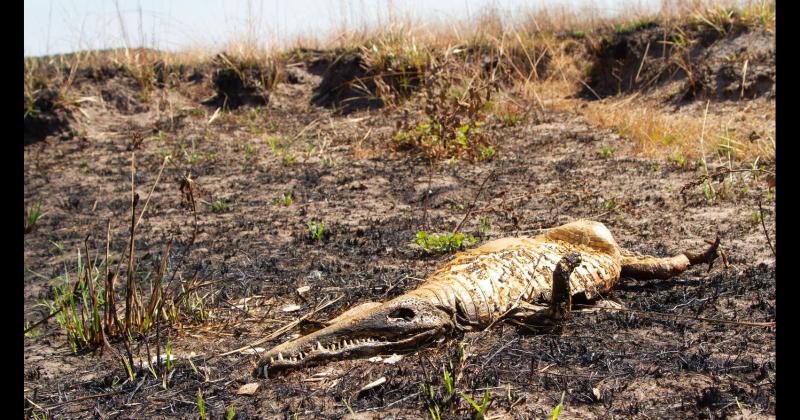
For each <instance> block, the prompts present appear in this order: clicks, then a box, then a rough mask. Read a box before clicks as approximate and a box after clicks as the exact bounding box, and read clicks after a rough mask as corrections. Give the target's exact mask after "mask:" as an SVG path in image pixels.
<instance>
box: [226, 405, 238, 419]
mask: <svg viewBox="0 0 800 420" xmlns="http://www.w3.org/2000/svg"><path fill="white" fill-rule="evenodd" d="M235 416H236V410H234V409H233V405H231V406H229V407H228V415H227V416H225V419H226V420H233V418H234V417H235Z"/></svg>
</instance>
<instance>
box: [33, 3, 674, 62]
mask: <svg viewBox="0 0 800 420" xmlns="http://www.w3.org/2000/svg"><path fill="white" fill-rule="evenodd" d="M660 3H661V2H660V1H659V0H605V1H602V0H601V1H585V0H549V1H545V0H528V1H523V0H406V1H401V0H295V1H286V0H261V1H259V0H205V1H197V0H196V1H192V0H169V1H159V0H117V1H110V0H25V2H24V5H25V6H24V11H25V20H24V22H25V24H24V27H25V29H24V30H25V36H24V39H25V47H24V48H25V56H39V55H47V54H59V53H68V52H74V51H78V50H87V49H104V48H120V47H124V46H126V45H128V46H131V47H138V46H144V47H150V48H157V49H161V50H167V51H179V50H181V49H185V48H192V47H203V48H220V47H222V46H224V44H225V43H226V41H230V40H234V39H242V38H243V37H248V36H250V37H255V39H258V40H260V41H263V42H264V43H270V42H271V43H278V42H291V40H293V39H295V38H297V37H298V36H317V37H319V38H320V39H325V35H326V34H327V33H329V32H331V31H333V30H334V29H336V28H341V27H342V26H347V27H353V26H363V25H369V26H372V27H375V26H382V25H383V24H385V23H386V22H387V21H389V20H390V19H391V18H397V17H410V18H412V19H418V20H429V21H434V22H437V21H439V22H447V21H452V20H461V19H465V18H467V19H468V18H470V17H472V16H474V15H476V14H478V13H480V11H481V10H483V9H485V8H487V7H494V8H496V9H497V10H499V11H501V13H502V12H505V13H506V14H507V15H513V11H514V10H519V9H520V8H521V7H527V8H537V7H542V6H543V5H545V4H546V5H547V6H548V7H554V6H563V7H576V8H581V9H587V8H592V9H593V10H596V11H597V13H598V14H601V15H613V14H615V13H616V12H618V11H620V8H621V7H629V6H630V5H631V4H633V5H634V6H638V7H640V8H644V9H647V8H653V9H654V10H656V9H657V8H658V6H659V5H660ZM121 22H122V25H121V24H120V23H121ZM123 28H124V30H123Z"/></svg>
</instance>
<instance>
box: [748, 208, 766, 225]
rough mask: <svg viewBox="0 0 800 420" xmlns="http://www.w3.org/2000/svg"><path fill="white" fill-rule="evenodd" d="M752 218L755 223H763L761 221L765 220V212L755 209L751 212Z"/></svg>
mask: <svg viewBox="0 0 800 420" xmlns="http://www.w3.org/2000/svg"><path fill="white" fill-rule="evenodd" d="M750 220H752V221H753V223H761V221H762V220H764V214H763V213H761V212H760V211H755V210H754V211H753V212H752V213H750Z"/></svg>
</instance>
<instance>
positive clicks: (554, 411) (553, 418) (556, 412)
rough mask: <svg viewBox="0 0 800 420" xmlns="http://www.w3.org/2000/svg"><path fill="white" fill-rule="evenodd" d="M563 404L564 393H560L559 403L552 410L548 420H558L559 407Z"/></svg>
mask: <svg viewBox="0 0 800 420" xmlns="http://www.w3.org/2000/svg"><path fill="white" fill-rule="evenodd" d="M563 404H564V392H563V391H562V392H561V401H560V402H559V403H558V405H556V408H554V409H553V416H552V417H550V420H558V416H559V414H561V407H563Z"/></svg>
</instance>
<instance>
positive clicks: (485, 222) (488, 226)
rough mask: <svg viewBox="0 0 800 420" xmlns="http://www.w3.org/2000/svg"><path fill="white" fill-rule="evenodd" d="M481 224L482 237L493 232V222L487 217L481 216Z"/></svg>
mask: <svg viewBox="0 0 800 420" xmlns="http://www.w3.org/2000/svg"><path fill="white" fill-rule="evenodd" d="M478 220H479V222H480V228H479V229H480V232H481V234H482V235H486V234H487V233H489V231H491V230H492V221H491V220H489V218H488V217H486V216H481V217H480V218H479V219H478Z"/></svg>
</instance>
